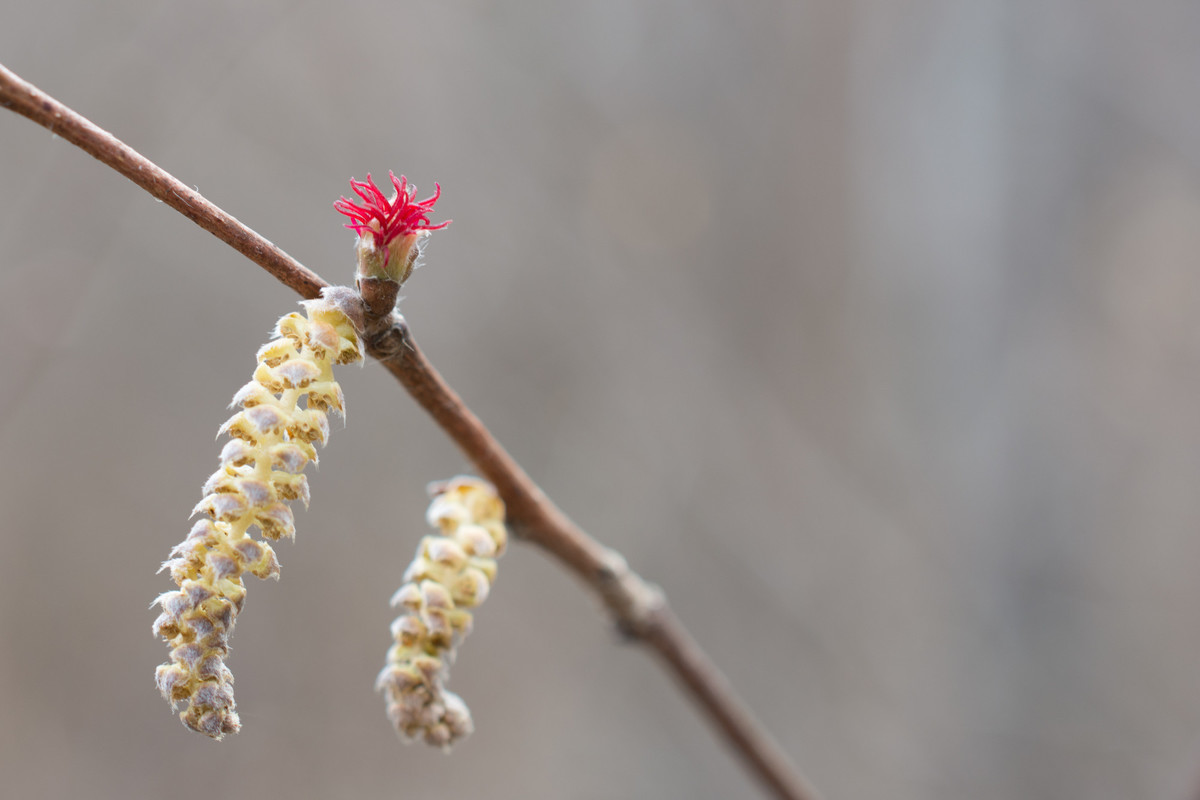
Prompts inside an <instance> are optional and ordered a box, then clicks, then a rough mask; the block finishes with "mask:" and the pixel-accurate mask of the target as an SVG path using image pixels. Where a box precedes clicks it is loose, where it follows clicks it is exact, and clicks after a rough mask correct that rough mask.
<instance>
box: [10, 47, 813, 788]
mask: <svg viewBox="0 0 1200 800" xmlns="http://www.w3.org/2000/svg"><path fill="white" fill-rule="evenodd" d="M0 104H3V105H4V106H5V107H7V108H9V109H11V110H13V111H15V112H17V113H18V114H21V115H22V116H25V117H28V118H29V119H31V120H33V121H34V122H36V123H38V124H39V125H41V126H43V127H45V128H48V129H50V130H51V131H53V132H54V133H55V134H57V135H58V136H60V137H62V138H63V139H66V140H67V141H69V142H71V143H72V144H74V145H76V146H77V147H79V148H81V149H83V150H85V151H86V152H88V153H89V154H91V155H92V156H94V157H95V158H96V159H98V160H99V161H101V162H103V163H104V164H107V165H108V166H110V167H112V168H113V169H115V170H116V171H117V172H120V173H121V174H122V175H124V176H125V177H127V178H129V179H130V180H131V181H133V182H134V183H136V184H137V185H138V186H140V187H142V188H143V189H145V190H146V191H147V192H149V193H150V194H151V195H153V196H154V197H157V198H158V199H160V200H162V201H163V202H164V203H166V204H168V205H170V206H171V207H172V208H174V209H175V210H176V211H178V212H180V213H181V214H183V215H184V216H185V217H187V218H188V219H190V220H192V221H193V222H195V223H196V224H197V225H199V226H200V227H202V228H204V229H205V230H207V231H208V232H210V233H212V234H213V235H214V236H216V237H217V238H218V239H221V240H222V241H224V242H226V243H227V244H229V245H230V246H232V247H233V248H235V249H236V250H238V251H239V252H240V253H242V254H243V255H245V256H246V257H247V258H249V259H250V260H251V261H253V262H254V263H255V264H258V265H259V266H261V267H262V268H263V269H265V270H267V271H268V272H270V273H271V274H272V275H274V276H275V277H276V278H278V279H279V280H280V281H281V282H282V283H284V284H285V285H287V286H289V287H291V288H292V289H294V290H295V291H296V292H298V293H299V294H300V295H302V296H303V297H306V298H313V297H316V296H317V295H319V294H320V291H321V289H322V288H323V287H325V286H328V285H329V284H327V283H326V282H325V281H324V280H322V279H321V277H320V276H318V275H317V274H316V273H314V272H312V271H310V270H308V269H307V268H306V267H304V266H303V265H302V264H300V263H299V262H298V261H296V260H295V259H293V258H292V257H291V256H289V255H287V254H286V253H284V252H283V251H282V250H280V249H279V248H278V247H276V246H275V245H274V244H272V243H271V242H268V241H267V240H266V239H264V238H263V237H261V236H259V235H258V234H257V233H255V232H254V231H252V230H251V229H250V228H248V227H246V226H245V225H243V224H242V223H241V222H239V221H238V220H237V219H235V218H234V217H232V216H230V215H229V214H226V213H225V212H224V211H222V210H221V209H220V208H218V207H217V206H215V205H213V204H212V203H210V202H209V201H208V200H206V199H205V198H204V197H203V196H201V195H200V193H199V192H197V191H195V190H193V189H190V188H188V187H187V186H186V185H184V184H183V183H181V182H180V181H179V180H177V179H176V178H174V177H173V176H172V175H170V174H169V173H167V172H166V171H165V170H163V169H161V168H159V167H158V166H157V165H155V164H154V163H153V162H151V161H150V160H149V159H147V158H146V157H145V156H143V155H141V154H140V153H138V152H137V151H135V150H134V149H133V148H131V147H129V146H128V145H126V144H124V143H123V142H121V141H120V140H118V139H117V138H116V137H114V136H113V135H112V134H110V133H108V132H107V131H105V130H103V129H101V128H99V127H97V126H96V125H94V124H93V123H91V122H90V121H88V120H87V119H85V118H84V117H82V116H80V115H79V114H77V113H76V112H74V111H72V110H71V109H69V108H67V107H66V106H64V105H63V104H62V103H59V102H58V101H57V100H55V99H54V98H52V97H50V96H49V95H47V94H45V93H44V92H42V91H40V90H39V89H37V88H36V87H35V86H33V85H31V84H29V83H27V82H26V81H24V80H22V79H21V78H20V77H18V76H17V75H15V74H13V73H12V72H10V71H9V70H8V69H6V68H5V67H4V66H3V65H0ZM366 340H367V348H368V352H370V353H371V355H372V356H374V357H375V358H377V359H378V360H379V361H380V362H381V363H382V364H383V365H384V367H385V368H386V369H387V370H388V371H389V372H391V373H392V374H393V375H394V376H395V377H396V379H397V380H399V381H400V383H401V384H402V385H403V386H404V388H405V389H407V390H408V392H409V394H411V395H412V396H413V398H414V399H415V400H416V401H417V403H419V404H420V405H421V407H422V408H424V409H425V410H426V411H427V412H428V413H429V414H430V415H431V416H432V417H433V418H434V420H436V421H437V423H438V424H439V425H440V426H441V427H442V429H443V430H444V431H445V432H446V433H447V434H448V435H449V436H450V438H452V439H453V440H454V441H455V442H456V443H457V444H458V446H459V447H460V448H462V450H463V452H465V453H466V455H467V456H468V457H469V458H470V459H471V461H472V462H474V464H475V466H476V467H477V468H478V469H479V471H480V472H481V473H483V475H484V476H485V477H486V478H487V479H488V480H490V481H491V482H492V483H493V484H495V486H496V489H497V491H498V492H499V493H500V496H501V497H503V498H504V501H505V503H506V505H507V507H508V514H509V521H510V523H511V524H512V527H513V530H514V533H516V534H517V535H518V536H519V537H520V538H522V539H524V540H526V541H530V542H533V543H534V544H537V545H539V546H541V547H542V548H543V549H545V550H546V551H548V552H549V553H551V554H552V555H553V556H555V557H556V558H557V559H558V560H559V561H561V562H562V563H563V565H564V566H566V567H567V568H568V569H570V570H571V571H572V572H574V573H575V574H576V575H577V576H579V578H580V579H581V580H583V582H584V583H585V584H587V585H588V586H589V587H590V588H591V589H592V590H593V591H595V592H596V593H597V594H598V595H599V596H600V597H601V598H602V599H603V601H604V603H605V605H606V606H607V608H608V610H609V613H610V614H611V615H612V618H613V620H614V621H615V623H616V625H617V626H618V628H619V629H620V630H621V631H622V632H623V633H624V634H625V635H627V636H628V637H630V638H631V639H633V640H635V641H639V642H642V643H644V644H646V645H648V646H649V647H650V648H652V649H653V650H654V651H655V652H657V653H658V655H659V657H660V658H661V659H662V663H663V665H664V666H665V668H666V669H667V670H668V671H669V672H671V673H672V674H673V675H674V676H675V678H676V679H678V680H679V682H680V683H681V684H682V685H683V686H684V688H685V689H686V690H687V692H688V693H689V694H690V696H691V698H692V700H693V701H694V702H695V703H696V705H698V706H699V707H700V708H701V709H702V710H703V712H704V713H705V714H706V715H707V717H708V721H709V723H710V724H711V725H713V726H714V728H716V730H717V731H719V732H720V733H721V734H722V735H723V736H724V737H725V739H726V741H727V743H728V744H729V746H730V747H732V748H733V750H734V751H735V752H736V753H738V755H740V756H741V757H742V759H744V761H745V763H746V766H747V767H748V768H749V769H750V771H751V772H752V773H753V774H754V776H755V777H756V778H757V779H758V780H759V781H761V782H762V784H763V785H764V787H765V788H767V789H768V790H769V791H770V792H771V793H773V794H774V795H776V796H777V797H780V798H785V800H817V798H818V794H817V792H816V790H815V789H814V788H813V787H812V786H811V784H809V783H808V781H807V780H805V779H804V777H803V776H802V775H801V774H800V773H799V771H798V770H797V769H796V767H795V766H794V765H792V764H791V763H790V761H789V760H788V758H787V756H786V755H785V754H784V752H783V751H782V750H781V749H780V747H779V746H778V745H777V744H776V743H775V741H774V740H773V739H772V738H771V736H770V734H769V733H768V732H767V731H766V729H765V728H763V726H762V725H761V724H760V723H759V722H758V721H757V720H756V719H755V718H754V716H753V714H751V712H750V711H749V709H748V708H747V707H746V706H745V704H744V703H743V702H742V701H741V699H740V698H738V697H737V695H736V694H735V693H734V691H733V689H732V687H730V686H729V684H728V682H727V681H726V679H725V677H724V676H723V675H722V674H721V672H720V671H719V670H718V669H717V668H716V666H715V665H714V664H713V663H712V661H711V660H710V659H709V657H708V656H707V655H706V654H705V653H704V651H703V650H702V649H701V648H700V646H699V645H698V644H697V643H696V641H695V640H694V639H693V638H692V636H691V634H690V633H688V631H687V629H686V628H685V627H684V626H683V624H682V623H681V622H680V621H679V619H678V618H677V617H676V616H675V615H674V614H673V613H672V612H671V610H670V608H669V607H668V606H667V602H666V598H665V597H664V596H663V593H662V592H661V591H660V590H659V589H658V588H657V587H655V586H653V585H651V584H649V583H647V582H646V581H645V580H644V579H642V578H641V576H639V575H638V574H637V573H635V572H634V571H633V570H631V569H630V568H629V566H628V565H627V564H626V562H625V559H624V558H623V557H622V556H621V555H620V554H619V553H617V552H616V551H614V550H612V549H610V548H608V547H605V546H604V545H602V544H600V543H599V542H597V541H596V540H595V539H593V538H591V537H590V536H588V535H587V534H586V533H584V532H583V530H582V529H580V528H579V526H577V525H576V524H575V523H574V522H572V521H571V520H570V519H569V518H568V517H567V516H566V515H565V514H564V513H563V512H562V511H561V510H560V509H559V508H558V507H557V506H556V505H554V503H553V502H551V501H550V499H549V498H548V497H546V495H545V494H544V493H543V492H542V490H541V489H540V488H538V486H537V484H535V483H534V482H533V480H532V479H531V478H530V477H529V476H528V475H527V474H526V473H525V471H524V470H523V469H521V467H520V466H519V465H518V464H517V463H516V461H514V460H513V458H512V457H511V456H510V455H509V454H508V453H507V452H506V451H505V450H504V448H503V447H502V446H501V445H500V443H499V442H498V441H496V439H495V438H494V437H493V436H492V435H491V433H490V432H489V431H488V429H487V428H486V427H484V425H483V423H482V422H481V421H480V420H479V418H478V417H476V416H475V414H474V413H472V412H471V410H470V409H469V408H467V406H466V405H465V404H464V403H463V401H462V400H461V399H460V398H459V396H458V395H457V394H456V393H455V392H454V390H453V389H451V388H450V386H449V385H448V384H447V383H446V382H445V381H444V380H443V379H442V377H441V375H440V374H438V371H437V370H436V369H434V367H433V365H432V364H430V363H429V361H428V360H427V359H426V358H425V356H424V355H423V354H422V353H421V350H420V348H418V347H417V345H416V342H415V341H413V339H412V336H411V334H410V333H409V330H408V326H407V325H406V324H405V322H404V320H403V318H402V317H400V316H399V315H398V314H395V313H392V314H388V315H386V316H379V317H374V318H373V319H371V320H369V324H368V330H367V333H366Z"/></svg>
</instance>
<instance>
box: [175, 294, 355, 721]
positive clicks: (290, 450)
mask: <svg viewBox="0 0 1200 800" xmlns="http://www.w3.org/2000/svg"><path fill="white" fill-rule="evenodd" d="M302 305H303V306H304V308H305V312H306V314H307V316H301V315H300V314H298V313H291V314H288V315H286V316H284V317H283V318H281V319H280V320H279V322H278V323H277V324H276V326H275V332H274V334H275V336H274V338H273V339H272V340H271V341H270V342H268V343H267V344H266V345H264V346H263V347H262V348H260V349H259V351H258V367H257V368H256V369H255V371H254V377H253V379H252V380H251V381H250V382H249V383H247V384H246V385H245V386H243V387H242V388H241V389H240V390H239V391H238V393H237V394H236V395H235V396H234V398H233V403H232V404H231V405H233V406H241V410H239V411H238V412H237V413H236V414H234V415H233V416H232V417H230V419H229V420H228V421H227V422H226V423H225V424H224V425H222V426H221V430H220V434H229V436H230V437H231V438H230V440H229V442H227V443H226V444H225V447H224V448H223V449H222V450H221V455H220V462H221V466H220V468H219V469H218V470H217V471H216V472H215V473H213V475H212V477H210V478H209V479H208V481H207V482H206V483H205V484H204V489H203V492H204V499H203V500H201V501H200V503H199V505H197V506H196V508H195V509H194V510H193V511H192V514H193V515H195V514H197V513H201V514H203V518H201V519H200V520H199V521H198V522H197V523H196V524H195V525H194V526H192V530H191V533H189V534H188V536H187V538H186V539H184V540H183V542H181V543H180V544H178V545H176V546H175V548H174V549H173V550H172V551H171V554H170V555H171V558H170V559H169V560H167V561H166V562H164V563H163V569H166V570H169V571H170V573H171V578H172V579H173V580H174V581H175V583H176V584H177V585H178V586H179V589H178V590H177V591H170V592H166V593H164V594H162V595H160V596H159V597H158V599H157V600H155V604H156V605H159V606H161V607H162V613H161V614H160V615H159V617H158V619H156V620H155V621H154V633H155V634H156V635H158V636H161V637H162V638H163V639H164V640H165V641H166V642H167V646H168V647H169V648H170V651H171V652H170V661H169V662H168V663H166V664H162V665H161V666H159V667H158V669H157V671H156V672H155V676H154V677H155V682H156V683H157V684H158V688H159V691H160V692H162V695H163V697H165V698H166V699H167V700H168V701H169V702H170V703H171V707H172V708H173V709H178V708H179V706H181V705H183V706H184V709H183V711H181V712H180V714H179V718H180V719H181V720H182V721H183V724H184V725H186V726H187V727H189V728H191V729H192V730H194V731H198V732H200V733H203V734H205V735H207V736H211V737H212V738H214V739H220V738H221V737H223V736H224V735H225V734H227V733H237V731H238V730H239V728H240V727H241V724H240V722H239V720H238V714H237V708H236V704H235V703H234V698H233V675H232V674H231V673H230V671H229V668H228V667H227V666H225V657H226V655H228V653H229V635H230V634H231V633H232V632H233V627H234V623H235V622H236V621H237V615H238V614H239V613H240V612H241V610H242V606H243V605H244V603H245V600H246V587H245V585H244V584H243V582H242V575H243V573H246V572H249V573H250V574H252V575H255V576H257V577H259V578H276V579H278V577H279V561H278V559H277V558H276V556H275V551H274V550H273V549H272V548H271V546H270V545H269V544H267V543H266V542H263V541H257V540H255V539H253V538H251V537H250V535H249V529H250V528H252V527H257V528H258V529H259V532H260V533H261V535H262V536H263V537H264V538H266V539H272V540H278V539H282V538H287V539H291V538H293V537H294V536H295V533H296V529H295V525H294V521H293V517H292V510H291V508H290V507H289V505H288V501H290V500H297V499H299V500H300V501H302V502H303V503H304V505H305V506H306V507H307V506H308V500H309V492H308V480H307V479H306V478H305V476H304V475H303V474H302V473H303V471H304V467H305V466H306V465H307V464H308V463H309V462H310V461H312V462H315V461H316V460H317V451H316V448H315V447H314V445H315V444H318V443H319V444H322V445H323V444H325V440H326V438H327V437H328V435H329V421H328V419H327V416H326V415H327V413H329V412H333V413H336V414H338V415H342V416H344V414H345V410H344V404H343V398H342V390H341V387H340V386H338V384H337V381H335V380H334V379H333V365H334V364H347V363H352V362H357V361H361V360H362V352H361V348H360V345H359V338H358V332H357V331H356V327H355V324H354V322H352V321H351V316H354V317H356V318H357V319H359V320H360V326H361V311H356V308H358V307H357V306H355V304H354V297H353V292H351V291H350V290H348V289H332V290H326V291H325V292H323V293H322V297H321V298H320V299H319V300H308V301H305V302H304V303H302ZM348 314H349V315H351V316H348ZM302 399H303V401H304V403H303V406H302V405H301V400H302ZM218 435H219V434H218Z"/></svg>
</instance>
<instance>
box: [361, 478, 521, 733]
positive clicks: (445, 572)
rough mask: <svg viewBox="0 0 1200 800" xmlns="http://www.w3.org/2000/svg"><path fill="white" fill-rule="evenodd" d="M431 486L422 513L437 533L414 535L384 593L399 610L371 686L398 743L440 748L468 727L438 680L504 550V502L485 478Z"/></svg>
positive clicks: (455, 699) (462, 710) (464, 713)
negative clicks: (408, 558) (411, 550)
mask: <svg viewBox="0 0 1200 800" xmlns="http://www.w3.org/2000/svg"><path fill="white" fill-rule="evenodd" d="M431 488H432V492H433V495H434V497H433V502H432V503H431V504H430V506H429V511H428V513H427V514H426V518H427V519H428V521H429V524H430V525H431V526H432V527H434V528H436V529H437V531H438V533H436V534H432V535H428V536H426V537H424V538H423V539H422V540H421V544H420V546H419V547H418V548H417V555H416V558H414V559H413V562H412V563H411V564H410V565H409V567H408V570H407V571H406V572H405V573H404V585H403V586H401V587H400V589H399V591H397V592H396V594H395V595H393V596H392V606H393V607H398V608H400V609H401V614H400V616H399V617H397V618H396V620H395V621H394V622H393V623H392V637H393V638H394V639H395V644H393V645H392V647H391V649H390V650H388V654H387V666H385V667H384V668H383V671H382V672H380V673H379V678H378V679H377V680H376V683H375V687H376V689H377V690H379V691H382V692H383V693H384V694H385V696H386V698H387V715H388V718H389V719H391V721H392V724H393V725H395V726H396V730H397V731H398V732H399V733H400V735H401V737H402V738H403V739H404V740H405V741H413V740H415V739H418V738H422V739H424V740H425V742H427V743H428V744H431V745H436V746H438V747H442V748H444V749H448V748H449V747H450V746H451V745H452V744H454V743H455V742H456V741H458V740H460V739H462V738H464V737H466V736H467V735H468V734H470V733H471V731H472V730H473V728H474V726H473V723H472V722H471V712H470V711H469V710H468V709H467V706H466V704H465V703H463V701H462V699H461V698H460V697H459V696H458V695H456V694H454V693H453V692H450V691H447V690H446V688H445V682H446V679H447V678H448V671H449V668H450V664H451V662H453V660H454V654H455V648H456V647H457V645H458V643H459V642H460V641H461V640H462V638H463V637H464V636H466V635H467V634H468V633H469V632H470V630H471V612H470V611H469V610H468V609H471V608H474V607H475V606H477V605H479V604H480V603H482V602H483V601H484V600H485V599H486V598H487V596H488V591H489V590H490V588H491V585H492V581H493V580H495V577H496V559H497V558H498V557H499V556H500V555H501V554H502V553H503V552H504V546H505V544H506V542H507V540H508V532H507V530H506V529H505V527H504V502H503V501H502V500H501V499H500V498H499V497H498V496H497V495H496V491H495V489H493V488H492V486H491V485H490V484H488V483H485V482H484V481H481V480H479V479H478V478H472V477H466V476H464V477H458V478H454V479H453V480H450V481H448V482H446V483H443V484H436V485H434V486H433V487H431Z"/></svg>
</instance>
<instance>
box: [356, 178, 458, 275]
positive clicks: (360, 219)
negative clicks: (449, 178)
mask: <svg viewBox="0 0 1200 800" xmlns="http://www.w3.org/2000/svg"><path fill="white" fill-rule="evenodd" d="M388 177H389V178H391V179H392V186H394V187H395V188H396V194H395V195H394V196H393V197H392V199H391V200H388V199H387V198H386V197H384V195H383V192H381V191H380V190H379V187H378V186H376V185H375V181H373V180H371V174H370V173H367V180H366V183H363V182H362V181H356V180H354V179H353V178H351V179H350V188H351V189H353V190H354V193H355V194H357V195H358V196H359V197H361V198H362V201H363V205H361V206H360V205H356V204H355V203H353V202H351V201H350V200H347V199H346V198H345V197H342V198H341V199H340V200H338V201H337V202H336V203H334V204H333V207H334V208H336V209H337V210H338V211H339V212H340V213H342V214H345V215H346V216H347V217H349V218H350V222H349V223H347V224H346V226H345V227H347V228H349V229H350V230H352V231H354V232H355V233H357V234H358V236H359V238H360V239H366V235H367V234H371V238H372V240H374V241H372V244H374V246H375V247H376V248H378V249H380V250H383V252H384V257H383V264H384V266H386V265H387V262H388V258H389V257H390V256H391V250H392V249H393V248H392V247H389V245H391V244H392V243H393V242H395V241H396V240H397V239H403V238H404V237H407V236H412V235H414V234H421V233H424V232H426V231H437V230H441V229H442V228H444V227H446V226H447V225H449V224H450V220H446V221H445V222H442V223H439V224H437V225H431V224H430V223H429V215H430V214H432V213H433V206H434V203H436V202H437V201H438V198H439V197H441V196H442V187H441V186H440V185H439V184H436V183H435V184H434V186H436V187H437V190H436V191H435V192H434V193H433V195H432V196H431V197H428V198H426V199H424V200H417V199H415V198H416V196H417V189H416V187H415V186H409V185H408V179H407V178H405V177H404V176H403V175H401V176H400V177H399V178H397V177H396V175H395V173H393V172H391V171H390V170H389V171H388ZM414 238H415V237H414ZM404 249H405V250H407V249H408V248H407V247H406V248H404Z"/></svg>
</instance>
